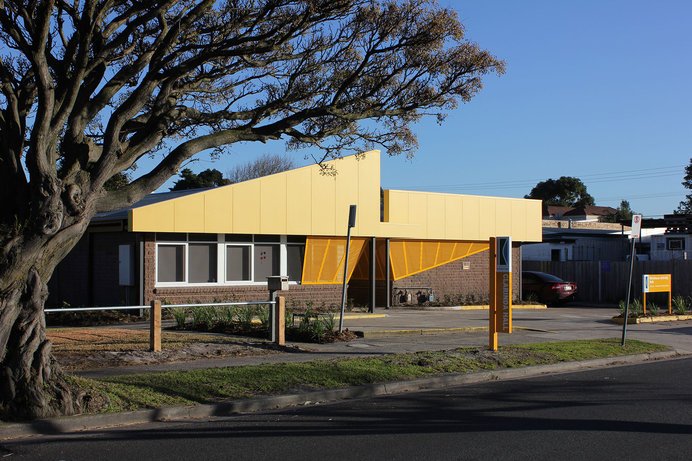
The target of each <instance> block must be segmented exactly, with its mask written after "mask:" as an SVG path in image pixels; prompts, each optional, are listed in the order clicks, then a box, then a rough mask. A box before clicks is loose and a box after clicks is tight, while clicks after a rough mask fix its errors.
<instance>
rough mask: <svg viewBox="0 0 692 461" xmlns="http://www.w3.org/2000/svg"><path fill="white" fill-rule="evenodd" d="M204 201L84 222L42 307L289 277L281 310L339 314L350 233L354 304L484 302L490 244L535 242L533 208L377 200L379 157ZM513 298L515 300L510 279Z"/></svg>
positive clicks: (234, 295) (225, 295)
mask: <svg viewBox="0 0 692 461" xmlns="http://www.w3.org/2000/svg"><path fill="white" fill-rule="evenodd" d="M328 163H329V167H333V168H334V169H335V171H336V174H335V175H325V174H324V170H323V169H321V168H320V166H319V165H311V166H307V167H303V168H298V169H295V170H290V171H285V172H282V173H278V174H274V175H271V176H266V177H263V178H258V179H253V180H250V181H246V182H242V183H237V184H233V185H229V186H222V187H218V188H214V189H206V190H188V191H181V192H171V193H162V194H152V195H150V196H148V197H146V198H145V199H143V200H142V201H140V202H139V203H136V204H135V205H134V206H132V207H131V208H128V209H124V210H117V211H114V212H110V213H103V214H100V215H98V216H96V217H95V218H94V219H93V221H92V223H91V225H90V227H89V229H88V231H87V232H86V234H85V235H84V237H83V238H82V239H81V241H80V242H79V243H78V244H77V246H76V247H75V248H74V250H73V251H72V252H71V253H70V254H69V255H68V256H67V257H66V258H65V260H64V261H63V262H62V263H61V264H60V265H59V266H58V268H57V269H56V271H55V274H54V276H53V278H52V280H51V282H50V284H49V289H50V297H49V304H48V305H49V306H56V305H61V304H70V305H74V306H81V305H102V306H104V305H105V306H108V305H111V306H115V305H142V304H147V303H149V302H150V301H151V300H153V299H161V300H163V301H164V302H167V303H181V302H213V301H234V300H237V301H244V300H245V301H249V300H259V299H266V298H267V296H268V292H267V282H266V278H267V276H271V275H284V276H287V277H288V278H289V281H290V286H289V290H288V291H287V292H285V293H283V294H284V295H285V296H286V297H287V298H288V302H289V303H291V302H296V303H302V302H312V303H314V304H315V305H320V304H321V303H324V304H327V305H331V304H338V303H339V302H340V297H341V283H342V280H343V274H344V264H345V263H344V260H345V259H346V258H345V257H344V256H345V251H346V232H347V222H348V212H349V206H350V205H356V206H357V218H356V224H355V227H354V228H353V229H352V239H351V247H350V253H349V258H348V260H349V263H348V267H347V268H346V273H347V278H348V287H349V288H348V298H349V299H352V300H353V301H354V302H355V303H357V304H360V305H370V306H375V305H377V306H382V307H384V306H389V305H390V304H391V302H392V301H395V302H398V301H401V300H403V301H412V302H416V301H417V300H422V299H421V297H423V298H425V297H427V299H429V297H430V295H431V294H434V296H436V297H438V298H442V297H445V296H450V297H456V296H473V297H476V299H485V298H487V293H488V252H487V249H488V239H489V238H490V237H492V236H511V237H512V239H513V243H514V261H515V262H514V267H515V268H519V269H515V272H517V273H519V274H520V272H521V271H520V267H521V262H520V251H519V248H520V246H521V245H522V244H525V243H531V242H540V241H541V202H540V201H538V200H526V199H513V198H497V197H481V196H471V195H457V194H441V193H426V192H413V191H403V190H381V188H380V154H379V151H370V152H366V153H363V154H359V155H355V156H349V157H344V158H342V159H337V160H334V161H331V162H328ZM513 280H514V284H515V285H514V287H515V288H514V290H515V293H516V297H518V294H519V292H520V290H519V287H520V283H521V277H520V276H516V277H514V278H513Z"/></svg>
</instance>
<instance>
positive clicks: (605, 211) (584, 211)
mask: <svg viewBox="0 0 692 461" xmlns="http://www.w3.org/2000/svg"><path fill="white" fill-rule="evenodd" d="M615 213H617V210H616V209H615V208H613V207H610V206H595V205H593V206H582V207H576V208H572V209H571V210H569V211H567V212H566V213H565V214H564V215H563V216H611V215H614V214H615Z"/></svg>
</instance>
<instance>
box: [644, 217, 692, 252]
mask: <svg viewBox="0 0 692 461" xmlns="http://www.w3.org/2000/svg"><path fill="white" fill-rule="evenodd" d="M642 226H643V227H645V228H646V227H652V226H656V227H658V228H663V229H665V232H664V233H662V234H658V235H653V236H651V244H650V250H649V253H650V256H651V260H652V261H669V260H686V259H687V260H692V214H670V215H664V216H663V219H644V220H642Z"/></svg>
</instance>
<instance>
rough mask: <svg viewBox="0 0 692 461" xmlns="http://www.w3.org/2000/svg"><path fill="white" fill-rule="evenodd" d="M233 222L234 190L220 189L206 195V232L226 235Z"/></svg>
mask: <svg viewBox="0 0 692 461" xmlns="http://www.w3.org/2000/svg"><path fill="white" fill-rule="evenodd" d="M232 220H233V189H225V188H223V187H219V188H217V189H214V190H210V191H209V192H207V193H205V194H204V232H211V233H215V234H223V233H226V232H227V231H228V229H229V226H230V225H231V222H232Z"/></svg>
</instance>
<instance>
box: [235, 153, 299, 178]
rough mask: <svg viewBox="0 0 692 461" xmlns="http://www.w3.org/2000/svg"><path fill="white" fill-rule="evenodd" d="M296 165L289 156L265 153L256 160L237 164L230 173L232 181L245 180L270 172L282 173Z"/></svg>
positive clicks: (266, 174) (267, 174)
mask: <svg viewBox="0 0 692 461" xmlns="http://www.w3.org/2000/svg"><path fill="white" fill-rule="evenodd" d="M294 167H295V164H294V163H293V160H291V158H290V157H288V156H285V155H284V156H281V155H271V154H264V155H261V156H259V157H257V158H256V159H255V160H250V161H249V162H247V163H244V164H241V165H237V166H235V167H234V168H232V169H231V170H230V171H229V172H228V173H227V175H228V180H229V181H230V182H231V183H237V182H243V181H247V180H249V179H255V178H261V177H263V176H269V175H270V174H275V173H281V172H282V171H286V170H290V169H292V168H294Z"/></svg>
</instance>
